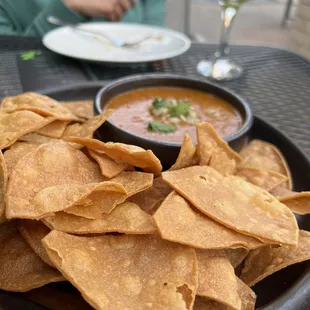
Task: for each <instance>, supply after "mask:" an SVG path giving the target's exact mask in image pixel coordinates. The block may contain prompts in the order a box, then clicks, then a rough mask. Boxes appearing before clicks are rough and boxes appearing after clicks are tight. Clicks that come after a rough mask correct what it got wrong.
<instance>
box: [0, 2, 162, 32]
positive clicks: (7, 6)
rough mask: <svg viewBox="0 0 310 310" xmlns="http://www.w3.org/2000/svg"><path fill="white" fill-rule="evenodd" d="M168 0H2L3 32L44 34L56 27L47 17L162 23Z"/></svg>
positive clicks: (0, 18) (73, 20) (0, 23)
mask: <svg viewBox="0 0 310 310" xmlns="http://www.w3.org/2000/svg"><path fill="white" fill-rule="evenodd" d="M165 2H166V1H165V0H0V35H20V36H42V35H44V34H45V33H46V32H48V31H49V30H51V29H53V28H54V27H55V26H52V25H50V24H49V23H48V22H47V21H46V18H47V17H48V16H49V15H53V16H56V17H57V18H59V19H62V20H64V21H65V22H68V23H74V24H75V23H81V22H89V21H114V22H115V21H121V22H127V23H141V24H150V25H163V23H164V12H165Z"/></svg>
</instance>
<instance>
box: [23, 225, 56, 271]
mask: <svg viewBox="0 0 310 310" xmlns="http://www.w3.org/2000/svg"><path fill="white" fill-rule="evenodd" d="M18 230H19V232H20V233H21V235H22V236H23V238H24V239H25V241H26V242H27V243H28V245H29V246H30V247H31V248H32V250H33V251H34V252H35V253H36V254H37V255H38V256H39V257H40V258H41V259H42V260H43V262H45V263H46V264H48V265H49V266H51V267H54V265H53V263H52V262H51V260H50V259H49V257H48V255H47V253H46V251H45V248H44V246H43V244H42V239H43V238H44V237H45V236H47V235H48V234H49V233H50V231H51V230H50V229H49V228H48V227H47V226H46V225H44V224H43V223H42V222H40V221H31V220H19V221H18Z"/></svg>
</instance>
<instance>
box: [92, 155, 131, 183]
mask: <svg viewBox="0 0 310 310" xmlns="http://www.w3.org/2000/svg"><path fill="white" fill-rule="evenodd" d="M88 152H89V155H90V156H91V157H92V158H93V159H94V160H95V161H96V162H97V163H98V164H99V166H100V169H101V173H102V175H103V176H105V177H107V178H109V179H111V178H113V177H115V176H116V175H118V174H119V173H120V172H122V171H124V170H125V169H127V167H128V164H122V163H117V162H115V161H114V160H113V159H111V158H110V157H108V156H107V155H105V154H104V153H102V152H99V151H93V150H88Z"/></svg>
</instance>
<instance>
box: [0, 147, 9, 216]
mask: <svg viewBox="0 0 310 310" xmlns="http://www.w3.org/2000/svg"><path fill="white" fill-rule="evenodd" d="M7 181H8V170H7V166H6V162H5V160H4V157H3V154H2V152H1V151H0V217H1V216H2V215H3V214H4V210H5V201H4V200H5V199H4V197H5V193H6V187H7Z"/></svg>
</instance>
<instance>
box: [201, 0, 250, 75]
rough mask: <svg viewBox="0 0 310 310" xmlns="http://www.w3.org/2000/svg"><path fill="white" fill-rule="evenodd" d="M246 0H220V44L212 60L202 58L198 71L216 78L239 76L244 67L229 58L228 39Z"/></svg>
mask: <svg viewBox="0 0 310 310" xmlns="http://www.w3.org/2000/svg"><path fill="white" fill-rule="evenodd" d="M245 1H246V0H218V3H219V4H220V6H221V19H222V31H221V39H220V44H219V46H218V48H217V51H216V53H215V55H214V56H213V57H212V58H211V59H210V60H201V61H200V62H199V63H198V65H197V71H198V72H199V73H200V74H202V75H203V76H205V77H210V78H213V79H215V80H231V79H234V78H237V77H239V76H240V75H241V74H242V72H243V69H242V67H240V66H239V65H238V64H236V63H235V62H233V61H232V60H231V59H230V58H229V46H228V39H229V34H230V30H231V27H232V23H233V20H234V18H235V16H236V14H237V12H238V10H239V8H240V6H241V5H242V4H243V3H244V2H245Z"/></svg>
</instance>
